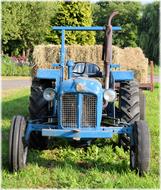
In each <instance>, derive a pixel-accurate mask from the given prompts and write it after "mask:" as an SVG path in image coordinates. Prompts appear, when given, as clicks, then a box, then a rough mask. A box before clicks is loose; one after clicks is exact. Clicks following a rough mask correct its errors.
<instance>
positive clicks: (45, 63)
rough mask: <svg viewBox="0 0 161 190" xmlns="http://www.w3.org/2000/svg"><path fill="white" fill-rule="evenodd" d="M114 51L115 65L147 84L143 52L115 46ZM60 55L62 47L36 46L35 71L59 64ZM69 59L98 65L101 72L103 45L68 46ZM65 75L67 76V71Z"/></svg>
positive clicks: (137, 49) (67, 55) (113, 59)
mask: <svg viewBox="0 0 161 190" xmlns="http://www.w3.org/2000/svg"><path fill="white" fill-rule="evenodd" d="M112 51H113V57H112V61H113V63H117V64H120V65H121V66H122V69H123V70H127V69H131V70H134V71H135V74H136V78H137V79H138V80H139V81H140V82H141V83H146V82H147V75H148V59H147V58H146V57H145V56H144V54H143V51H142V50H141V49H140V48H138V47H137V48H131V47H127V48H124V49H121V48H119V47H117V46H113V47H112ZM59 55H60V45H38V46H35V48H34V52H33V60H34V63H35V65H36V66H35V68H34V71H35V70H36V69H37V68H51V64H52V63H59ZM68 59H72V60H73V61H75V62H77V61H86V62H92V63H96V64H98V66H99V67H100V68H101V70H103V68H104V67H103V62H102V45H95V46H90V45H86V46H81V45H68V46H66V57H65V60H66V61H67V60H68ZM56 69H58V68H56ZM65 75H67V70H65Z"/></svg>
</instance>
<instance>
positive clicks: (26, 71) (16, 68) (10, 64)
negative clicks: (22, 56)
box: [2, 55, 31, 76]
mask: <svg viewBox="0 0 161 190" xmlns="http://www.w3.org/2000/svg"><path fill="white" fill-rule="evenodd" d="M30 75H31V67H29V66H28V65H25V64H21V65H18V63H16V62H14V61H13V60H12V59H11V58H10V57H8V56H6V55H5V56H3V57H2V76H30Z"/></svg>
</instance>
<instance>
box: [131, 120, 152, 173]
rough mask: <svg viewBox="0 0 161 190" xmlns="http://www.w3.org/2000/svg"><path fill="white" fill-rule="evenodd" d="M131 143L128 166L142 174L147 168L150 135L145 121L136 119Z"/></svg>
mask: <svg viewBox="0 0 161 190" xmlns="http://www.w3.org/2000/svg"><path fill="white" fill-rule="evenodd" d="M132 139H133V145H131V147H130V168H131V170H136V171H137V172H139V175H140V176H142V175H143V174H144V172H147V171H148V169H149V163H150V137H149V130H148V126H147V124H146V123H145V121H143V120H140V121H136V122H135V124H134V127H133V134H132Z"/></svg>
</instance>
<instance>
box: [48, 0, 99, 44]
mask: <svg viewBox="0 0 161 190" xmlns="http://www.w3.org/2000/svg"><path fill="white" fill-rule="evenodd" d="M92 23H93V22H92V11H91V4H90V3H89V2H75V1H70V2H69V1H66V2H59V5H58V11H57V13H56V14H55V16H54V17H53V18H52V22H51V25H52V26H91V25H92ZM94 34H95V33H94V32H87V31H83V32H82V31H81V32H80V31H67V32H66V33H65V35H66V38H65V41H66V43H67V44H81V45H84V44H94V43H95V38H94ZM60 39H61V38H60V32H56V31H52V32H51V33H50V35H49V36H48V37H47V40H48V41H49V42H53V43H55V44H60Z"/></svg>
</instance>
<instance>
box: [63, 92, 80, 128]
mask: <svg viewBox="0 0 161 190" xmlns="http://www.w3.org/2000/svg"><path fill="white" fill-rule="evenodd" d="M62 125H63V127H73V128H74V127H77V96H76V95H74V94H64V95H63V96H62Z"/></svg>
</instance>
